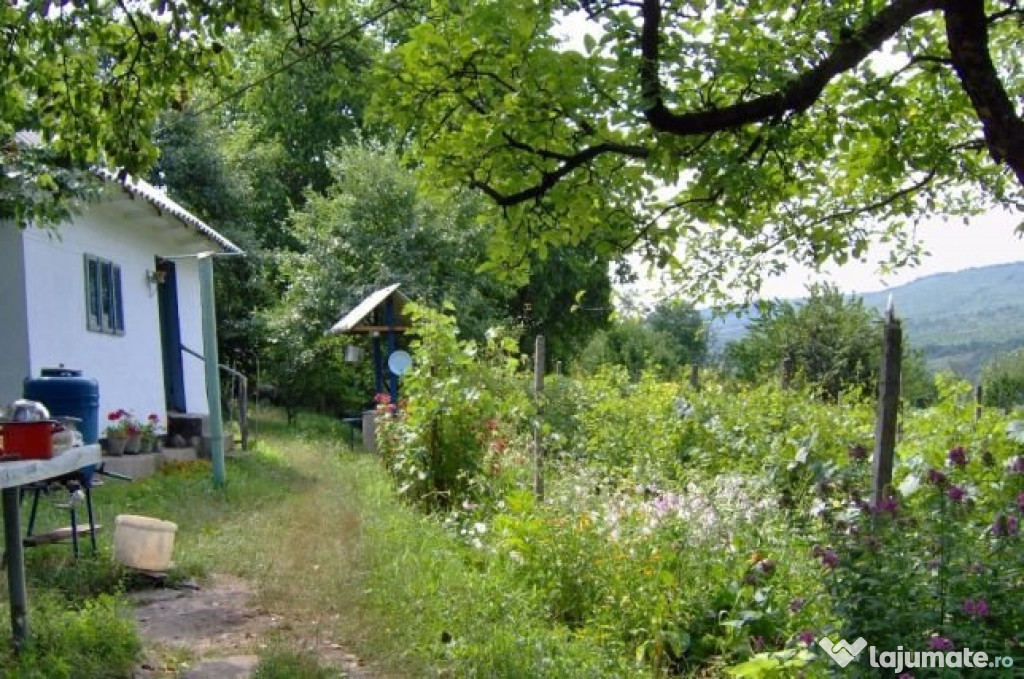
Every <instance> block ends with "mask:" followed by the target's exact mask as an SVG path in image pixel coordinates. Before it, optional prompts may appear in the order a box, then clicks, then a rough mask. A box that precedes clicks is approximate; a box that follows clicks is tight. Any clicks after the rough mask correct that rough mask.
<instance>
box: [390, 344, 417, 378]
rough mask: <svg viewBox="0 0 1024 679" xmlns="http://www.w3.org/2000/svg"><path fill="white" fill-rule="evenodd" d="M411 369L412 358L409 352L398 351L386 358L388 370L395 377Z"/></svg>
mask: <svg viewBox="0 0 1024 679" xmlns="http://www.w3.org/2000/svg"><path fill="white" fill-rule="evenodd" d="M411 367H412V356H410V355H409V352H407V351H402V350H401V349H399V350H398V351H396V352H395V353H393V354H391V355H390V356H388V370H390V371H391V372H392V373H394V374H395V375H399V376H401V375H404V374H405V373H406V371H407V370H409V368H411Z"/></svg>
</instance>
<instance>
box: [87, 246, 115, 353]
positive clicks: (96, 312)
mask: <svg viewBox="0 0 1024 679" xmlns="http://www.w3.org/2000/svg"><path fill="white" fill-rule="evenodd" d="M85 315H86V327H87V328H88V329H89V330H91V331H93V332H103V333H107V334H110V335H123V334H124V304H123V301H122V298H121V267H119V266H118V265H117V264H114V263H113V262H110V261H107V260H105V259H100V258H99V257H94V256H93V255H85Z"/></svg>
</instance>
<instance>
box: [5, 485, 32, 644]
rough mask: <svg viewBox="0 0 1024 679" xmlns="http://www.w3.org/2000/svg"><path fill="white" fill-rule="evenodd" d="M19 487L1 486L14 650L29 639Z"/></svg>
mask: <svg viewBox="0 0 1024 679" xmlns="http://www.w3.org/2000/svg"><path fill="white" fill-rule="evenodd" d="M20 494H21V491H20V490H19V489H18V488H4V489H3V510H4V546H5V548H6V550H7V585H8V589H9V590H10V596H11V631H12V633H13V635H14V650H15V652H16V653H20V652H21V651H22V650H23V649H24V648H25V642H26V640H27V639H28V615H27V602H28V596H27V594H26V593H25V551H24V548H23V547H22V544H21V502H20V501H19V500H20V499H21V498H20Z"/></svg>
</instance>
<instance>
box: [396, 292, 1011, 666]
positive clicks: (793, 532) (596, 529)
mask: <svg viewBox="0 0 1024 679" xmlns="http://www.w3.org/2000/svg"><path fill="white" fill-rule="evenodd" d="M414 313H415V314H416V315H417V316H418V328H419V329H418V340H417V346H415V347H414V350H415V351H416V352H417V356H418V361H417V366H418V367H417V368H416V369H415V370H414V371H413V373H412V374H410V375H408V376H407V378H406V380H405V384H404V389H405V391H404V394H405V400H404V401H403V402H402V403H401V404H398V406H399V407H396V406H395V405H394V404H389V403H385V404H383V405H382V406H381V411H382V412H381V415H382V417H380V418H379V431H378V440H379V443H380V445H381V448H382V452H383V455H384V460H385V462H386V465H387V467H388V469H389V471H390V473H391V475H392V476H393V478H394V479H395V482H396V484H397V488H398V492H399V493H400V495H401V496H403V497H406V498H407V499H408V500H409V501H410V502H413V503H415V504H417V505H420V506H421V507H422V508H423V509H425V510H427V511H428V512H429V513H431V514H432V516H434V518H435V519H436V520H437V521H438V522H440V523H441V524H443V525H444V526H446V527H447V528H448V529H449V531H450V532H451V533H452V534H454V535H457V536H459V537H460V538H461V539H462V540H463V542H464V543H465V545H466V555H465V559H466V560H468V561H469V562H470V563H471V564H473V566H474V568H476V569H478V570H479V571H481V572H483V573H485V574H487V576H489V577H492V578H493V579H494V580H495V582H502V583H505V584H504V585H503V587H504V589H502V590H501V592H502V593H501V595H500V596H502V597H504V598H517V597H518V598H519V599H520V600H529V601H530V602H532V603H531V605H532V606H536V610H537V611H538V616H539V619H540V621H541V622H539V623H538V624H543V625H545V626H546V629H548V631H549V633H550V634H551V635H552V638H557V639H559V640H560V641H559V646H558V648H560V649H561V650H560V651H559V652H560V653H564V654H569V655H572V657H573V661H572V663H570V664H569V665H568V667H569V668H570V669H568V670H566V671H565V674H566V676H579V674H576V673H578V672H580V671H583V668H585V671H586V674H587V675H588V676H598V675H601V674H605V675H608V676H627V675H638V676H651V675H652V674H653V675H655V676H657V675H669V674H680V675H702V674H720V673H723V672H728V673H731V674H735V675H741V676H773V675H776V674H779V675H783V676H788V675H789V674H794V673H796V672H797V671H799V672H802V673H804V674H805V675H806V676H816V675H821V676H827V675H829V674H830V673H832V672H833V671H834V670H835V669H836V668H837V667H838V666H836V665H834V664H832V661H831V660H830V659H829V658H828V657H827V656H826V655H825V654H824V653H822V652H821V651H820V649H819V648H818V646H817V644H816V641H817V640H818V639H820V638H822V637H823V636H830V637H831V639H833V640H837V639H838V638H840V637H841V638H845V639H850V640H853V639H857V638H858V637H863V638H865V639H866V640H867V641H868V642H869V643H870V644H871V645H873V646H875V647H877V648H878V649H883V650H886V649H888V650H892V651H895V650H896V649H897V648H898V647H902V649H908V650H920V651H948V650H954V649H955V650H959V649H963V648H968V647H969V648H970V649H972V650H973V651H985V652H987V653H988V654H989V656H1008V657H1012V656H1014V655H1017V656H1018V659H1019V661H1021V662H1024V639H1021V638H1020V634H1021V630H1024V606H1022V599H1021V592H1022V587H1024V566H1022V564H1024V541H1022V539H1021V537H1020V535H1019V522H1020V519H1021V518H1022V515H1024V440H1022V439H1021V437H1020V435H1019V434H1018V433H1016V430H1015V429H1014V426H1015V425H1014V424H1013V421H1012V419H1011V418H1010V417H1008V416H1006V415H1004V414H1002V413H1001V412H997V411H990V412H984V413H982V415H981V417H980V418H978V417H976V414H975V408H974V404H973V402H972V401H971V400H970V396H971V390H970V387H969V385H966V384H961V383H958V382H956V381H954V380H950V379H943V378H940V379H939V381H938V389H939V392H940V399H939V403H938V405H936V406H934V407H932V408H930V409H928V410H909V409H908V410H906V411H905V412H903V413H902V416H901V434H900V440H899V444H898V448H897V458H898V460H897V465H896V470H895V479H894V482H895V486H896V488H897V491H896V493H895V495H894V496H893V497H892V498H890V499H887V500H885V501H884V502H882V503H881V504H880V505H878V506H874V505H872V504H871V503H870V502H869V500H868V498H870V482H871V469H870V468H871V459H870V457H871V456H870V453H869V452H868V451H869V450H870V449H871V448H872V445H873V444H872V437H873V426H874V404H873V403H872V402H870V401H869V400H868V399H865V398H861V397H859V396H857V395H847V396H846V397H844V398H843V399H842V400H841V402H840V404H838V405H837V404H822V403H820V402H818V401H815V400H814V399H813V398H812V397H811V396H810V395H809V394H808V393H804V392H801V391H786V390H781V389H779V388H777V387H775V386H773V385H764V386H760V387H755V388H746V387H741V386H738V385H733V384H724V383H717V382H714V381H711V382H709V383H707V384H705V385H704V386H703V388H702V389H700V390H695V389H693V388H691V387H690V386H688V385H678V384H671V383H663V382H658V381H656V380H655V379H653V378H651V377H643V378H641V379H640V380H639V381H633V380H630V379H629V377H628V376H627V375H626V374H625V373H623V372H621V371H618V370H616V369H614V368H609V369H606V370H600V371H598V372H597V373H596V374H593V375H590V376H587V377H583V378H565V377H556V378H549V382H548V385H547V388H546V389H545V391H544V392H543V394H542V397H541V399H540V402H539V406H540V407H539V409H538V407H537V404H536V403H535V402H534V400H533V398H532V397H531V395H530V393H529V390H528V388H527V384H528V379H527V376H526V374H525V371H523V370H522V369H521V366H520V362H519V361H518V360H517V359H516V358H515V356H514V351H515V346H516V343H515V342H514V341H512V339H510V338H507V337H503V336H501V335H499V334H493V335H492V336H491V337H490V338H489V340H488V342H487V344H486V345H485V346H477V345H474V344H472V343H463V342H459V341H458V340H457V339H456V334H455V332H454V323H453V321H452V320H451V319H449V318H446V317H444V316H441V315H437V314H435V313H433V312H429V311H426V310H416V311H415V312H414ZM535 427H540V430H541V432H542V436H541V440H542V441H543V447H544V449H545V450H546V460H545V469H544V474H545V476H546V479H545V480H546V484H545V485H546V493H545V496H544V497H543V499H539V498H537V497H536V496H535V493H534V491H533V479H532V474H533V473H534V463H533V450H532V447H531V446H532V441H533V433H534V431H535ZM508 588H512V589H511V590H509V589H508ZM461 641H462V642H463V643H461V644H460V643H459V642H460V640H458V639H455V640H453V643H452V645H451V647H450V653H451V654H454V655H456V656H459V655H460V654H461V660H460V663H461V664H460V667H461V668H462V669H463V671H465V672H467V673H472V672H471V671H470V670H471V669H472V668H474V667H475V665H474V662H475V660H474V654H476V653H479V652H482V651H481V650H480V648H478V647H475V646H474V645H473V644H470V643H465V640H461ZM520 643H524V644H525V643H527V642H526V640H525V639H523V640H520ZM542 655H543V654H542ZM890 660H891V657H890ZM538 662H542V663H544V664H543V666H538V667H533V668H530V669H531V671H537V672H541V673H543V674H545V675H546V676H557V675H558V674H559V672H558V671H555V670H554V669H552V668H556V667H562V666H563V665H562V664H561V663H560V661H559V660H558V659H557V658H554V657H552V656H551V654H550V653H549V654H547V655H543V657H542V658H541V659H540V660H538ZM467 668H468V669H467ZM858 668H859V669H858ZM858 671H863V672H865V673H867V672H870V671H871V670H870V668H868V667H867V663H865V662H862V663H859V664H854V665H851V666H850V667H848V668H846V670H845V672H846V674H851V673H853V674H856V673H857V672H858ZM915 671H917V672H918V673H917V674H914V673H915ZM947 671H950V672H952V673H953V674H951V676H956V673H958V672H959V670H956V669H954V670H947ZM1005 671H1007V672H1009V671H1012V670H1005ZM907 672H908V673H909V676H933V674H934V673H935V672H936V670H926V671H925V673H921V672H920V670H915V669H907ZM927 672H932V673H933V674H927Z"/></svg>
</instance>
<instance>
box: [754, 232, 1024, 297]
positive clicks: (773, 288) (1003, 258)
mask: <svg viewBox="0 0 1024 679" xmlns="http://www.w3.org/2000/svg"><path fill="white" fill-rule="evenodd" d="M1020 222H1021V218H1020V217H1019V216H1018V217H1015V216H1014V215H1012V214H1009V213H1005V212H990V213H988V214H985V215H982V216H980V217H977V218H974V219H972V220H971V223H970V224H969V225H968V226H965V225H964V224H963V222H962V221H960V220H955V221H950V222H938V221H936V222H931V223H928V224H925V225H923V226H922V227H920V228H919V229H918V237H919V238H920V240H921V242H922V243H923V244H924V249H925V251H926V252H928V253H930V254H928V255H926V256H924V257H922V261H921V264H920V265H919V266H917V267H914V268H906V269H902V270H900V271H897V272H895V273H892V274H889V275H887V276H885V277H882V276H881V275H880V274H879V273H878V265H877V262H878V261H879V260H880V259H882V258H883V257H884V254H885V251H883V250H874V251H872V252H871V253H869V256H868V259H867V262H865V263H863V264H862V263H859V262H858V263H853V264H848V265H846V266H844V267H835V266H833V267H831V268H829V269H828V270H827V272H826V274H825V275H821V276H817V275H813V274H811V273H810V272H809V271H808V270H807V269H800V268H794V269H792V270H791V271H789V272H788V273H787V274H786V275H785V276H783V277H782V278H779V279H777V280H773V281H771V282H769V283H768V284H767V285H766V286H765V288H764V289H763V290H762V295H763V296H764V297H802V296H803V295H804V291H805V289H806V286H807V283H808V281H809V280H822V281H832V282H834V283H835V284H836V285H838V286H839V288H840V289H841V290H843V291H845V292H872V291H874V290H881V289H883V288H888V287H892V286H894V285H900V284H902V283H907V282H909V281H912V280H914V279H915V278H920V277H921V276H927V275H929V274H935V273H943V272H947V271H960V270H961V269H969V268H971V267H976V266H988V265H989V264H1005V263H1007V262H1020V261H1024V240H1022V239H1021V238H1020V236H1018V235H1017V234H1016V232H1015V228H1016V226H1017V225H1018V224H1019V223H1020ZM1021 292H1022V294H1024V290H1022V291H1021Z"/></svg>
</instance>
